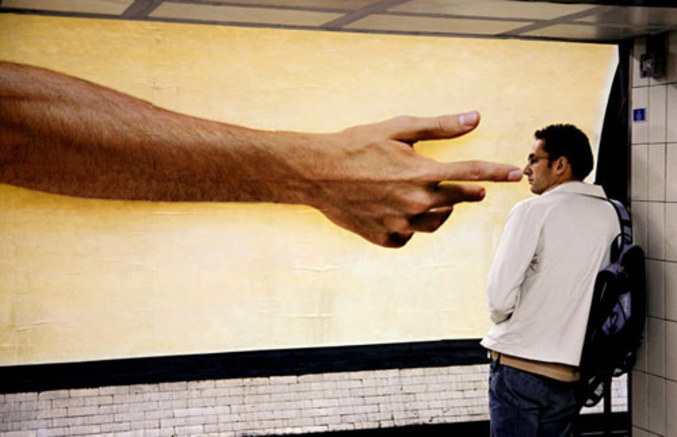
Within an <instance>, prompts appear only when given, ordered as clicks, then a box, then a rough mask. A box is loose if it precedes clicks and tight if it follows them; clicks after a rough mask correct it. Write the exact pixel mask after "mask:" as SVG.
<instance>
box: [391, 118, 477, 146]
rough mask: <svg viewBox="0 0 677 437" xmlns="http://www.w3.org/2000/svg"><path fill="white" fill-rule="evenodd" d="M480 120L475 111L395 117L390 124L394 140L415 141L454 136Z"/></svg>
mask: <svg viewBox="0 0 677 437" xmlns="http://www.w3.org/2000/svg"><path fill="white" fill-rule="evenodd" d="M479 122H480V114H479V112H477V111H471V112H466V113H464V114H450V115H440V116H437V117H397V118H394V119H392V120H390V121H389V123H390V124H392V126H391V127H392V129H393V132H394V134H393V135H392V136H391V138H392V139H394V140H399V141H405V142H416V141H423V140H442V139H447V138H455V137H458V136H461V135H463V134H466V133H468V132H470V131H471V130H473V129H475V128H476V127H477V125H478V124H479Z"/></svg>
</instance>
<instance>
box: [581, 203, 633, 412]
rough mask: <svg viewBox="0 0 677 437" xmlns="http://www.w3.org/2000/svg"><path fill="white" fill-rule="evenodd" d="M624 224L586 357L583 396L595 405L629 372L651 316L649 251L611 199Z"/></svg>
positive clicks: (602, 280) (600, 288) (594, 310)
mask: <svg viewBox="0 0 677 437" xmlns="http://www.w3.org/2000/svg"><path fill="white" fill-rule="evenodd" d="M609 201H610V202H611V204H612V205H613V206H614V209H615V210H616V213H617V214H618V219H619V221H620V224H621V233H620V234H619V235H618V236H617V237H616V238H615V239H614V241H613V242H612V244H611V262H610V264H609V265H608V266H606V267H605V268H604V269H603V270H602V271H600V272H599V273H598V274H597V279H596V281H595V290H594V292H593V297H592V306H591V308H590V316H589V317H588V325H587V329H586V333H585V342H584V345H583V353H582V356H581V364H580V372H581V380H580V383H579V387H578V399H579V401H580V403H581V405H582V406H586V407H591V406H594V405H597V403H598V402H599V401H600V399H602V397H603V396H604V391H605V390H604V386H605V384H608V383H609V382H610V381H611V377H614V376H619V375H622V374H624V373H627V372H629V371H630V370H631V369H632V366H633V365H634V363H635V359H636V353H637V349H638V348H639V345H640V344H641V343H642V331H643V330H644V319H645V316H646V283H645V282H646V281H645V271H644V252H643V251H642V249H641V248H640V247H639V246H636V245H635V244H633V241H632V222H631V220H630V214H629V213H628V211H627V209H625V206H623V204H622V203H621V202H619V201H617V200H613V199H609Z"/></svg>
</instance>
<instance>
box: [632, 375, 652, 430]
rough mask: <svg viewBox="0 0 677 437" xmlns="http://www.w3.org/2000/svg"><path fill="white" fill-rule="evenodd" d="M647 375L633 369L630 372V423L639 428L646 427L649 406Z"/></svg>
mask: <svg viewBox="0 0 677 437" xmlns="http://www.w3.org/2000/svg"><path fill="white" fill-rule="evenodd" d="M648 378H649V375H648V374H646V373H645V372H640V371H634V372H633V373H632V393H631V396H632V414H631V417H632V425H633V427H636V428H639V429H646V428H647V427H648V423H649V421H648V418H647V417H648V416H647V414H648V412H647V409H648V407H649V395H648V393H649V385H648Z"/></svg>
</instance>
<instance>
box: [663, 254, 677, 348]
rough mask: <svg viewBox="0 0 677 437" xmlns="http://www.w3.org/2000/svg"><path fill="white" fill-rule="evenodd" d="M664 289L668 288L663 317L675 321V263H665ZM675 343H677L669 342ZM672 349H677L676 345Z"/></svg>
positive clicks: (676, 277)
mask: <svg viewBox="0 0 677 437" xmlns="http://www.w3.org/2000/svg"><path fill="white" fill-rule="evenodd" d="M665 290H670V291H671V292H670V293H665V318H666V319H668V320H671V321H673V322H677V293H675V292H674V290H677V263H673V262H667V263H665ZM670 344H671V345H677V343H670ZM672 349H674V350H677V347H673V348H672Z"/></svg>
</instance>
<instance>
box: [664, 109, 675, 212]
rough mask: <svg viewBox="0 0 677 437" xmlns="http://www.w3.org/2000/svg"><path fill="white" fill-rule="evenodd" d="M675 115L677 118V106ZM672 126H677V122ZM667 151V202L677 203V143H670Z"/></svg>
mask: <svg viewBox="0 0 677 437" xmlns="http://www.w3.org/2000/svg"><path fill="white" fill-rule="evenodd" d="M674 114H676V115H675V116H676V117H677V106H676V107H675V111H674ZM671 125H677V122H676V123H672V124H671ZM665 149H666V153H665V155H666V156H665V158H666V163H665V183H666V186H665V200H667V201H668V202H677V143H668V145H667V146H666V148H665Z"/></svg>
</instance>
